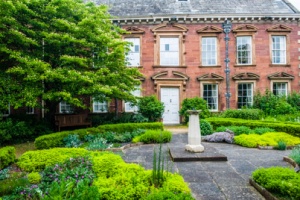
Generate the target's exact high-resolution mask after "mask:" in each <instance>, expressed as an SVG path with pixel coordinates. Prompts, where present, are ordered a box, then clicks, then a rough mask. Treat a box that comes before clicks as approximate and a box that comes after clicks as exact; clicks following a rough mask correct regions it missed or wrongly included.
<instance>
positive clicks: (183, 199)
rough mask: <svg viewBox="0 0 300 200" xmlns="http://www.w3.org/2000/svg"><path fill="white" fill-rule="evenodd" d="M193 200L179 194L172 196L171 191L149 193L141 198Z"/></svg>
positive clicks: (188, 196)
mask: <svg viewBox="0 0 300 200" xmlns="http://www.w3.org/2000/svg"><path fill="white" fill-rule="evenodd" d="M168 199H172V200H193V199H194V198H193V197H192V196H191V195H190V194H186V193H180V194H174V193H173V192H171V191H164V190H155V191H154V192H151V193H150V194H149V195H148V196H146V197H145V198H143V200H168Z"/></svg>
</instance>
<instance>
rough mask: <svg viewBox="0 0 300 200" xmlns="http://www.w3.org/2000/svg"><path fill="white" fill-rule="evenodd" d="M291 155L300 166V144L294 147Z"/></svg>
mask: <svg viewBox="0 0 300 200" xmlns="http://www.w3.org/2000/svg"><path fill="white" fill-rule="evenodd" d="M289 157H290V158H291V159H293V160H294V161H295V162H296V163H297V164H298V165H299V166H300V145H298V146H296V147H294V148H293V149H292V152H291V153H290V155H289Z"/></svg>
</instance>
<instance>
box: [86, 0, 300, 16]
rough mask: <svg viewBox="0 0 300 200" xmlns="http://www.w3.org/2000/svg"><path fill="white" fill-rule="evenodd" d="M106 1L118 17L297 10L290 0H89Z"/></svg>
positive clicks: (273, 12) (289, 11) (95, 1)
mask: <svg viewBox="0 0 300 200" xmlns="http://www.w3.org/2000/svg"><path fill="white" fill-rule="evenodd" d="M86 1H93V2H94V3H96V4H98V5H99V4H106V5H108V6H109V12H110V14H112V15H113V16H117V17H134V16H150V15H152V16H155V15H176V14H190V15H193V14H195V15H209V14H247V15H248V14H295V13H298V12H299V11H297V10H296V9H295V8H294V7H293V6H291V4H290V3H289V2H288V1H287V0H187V1H182V0H181V1H180V0H86Z"/></svg>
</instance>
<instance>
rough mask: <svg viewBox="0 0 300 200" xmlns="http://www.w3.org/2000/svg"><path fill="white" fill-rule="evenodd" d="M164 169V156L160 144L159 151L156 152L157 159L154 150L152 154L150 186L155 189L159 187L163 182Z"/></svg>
mask: <svg viewBox="0 0 300 200" xmlns="http://www.w3.org/2000/svg"><path fill="white" fill-rule="evenodd" d="M164 168H165V160H164V156H163V155H162V143H160V145H159V150H158V157H157V153H156V149H154V152H153V165H152V184H153V185H154V186H155V187H161V186H162V184H163V182H164ZM166 173H167V172H166Z"/></svg>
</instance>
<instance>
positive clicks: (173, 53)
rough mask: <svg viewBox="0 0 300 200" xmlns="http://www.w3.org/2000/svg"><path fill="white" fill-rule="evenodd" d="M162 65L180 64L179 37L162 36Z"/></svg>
mask: <svg viewBox="0 0 300 200" xmlns="http://www.w3.org/2000/svg"><path fill="white" fill-rule="evenodd" d="M160 65H169V66H176V65H179V38H178V37H174V38H173V37H168V38H165V37H161V38H160Z"/></svg>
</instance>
